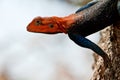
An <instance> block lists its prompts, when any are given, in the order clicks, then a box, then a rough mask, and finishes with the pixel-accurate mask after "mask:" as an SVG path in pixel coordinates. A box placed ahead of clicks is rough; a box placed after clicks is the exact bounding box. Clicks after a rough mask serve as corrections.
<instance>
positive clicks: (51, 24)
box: [27, 16, 63, 34]
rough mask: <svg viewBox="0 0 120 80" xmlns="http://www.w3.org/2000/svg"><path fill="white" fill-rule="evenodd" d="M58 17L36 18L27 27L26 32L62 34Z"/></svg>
mask: <svg viewBox="0 0 120 80" xmlns="http://www.w3.org/2000/svg"><path fill="white" fill-rule="evenodd" d="M60 20H61V18H59V17H55V16H54V17H36V18H35V19H33V21H32V22H31V23H30V24H29V25H28V26H27V31H29V32H36V33H46V34H55V33H62V32H63V31H62V30H61V28H60V27H61V25H60V24H59V21H60Z"/></svg>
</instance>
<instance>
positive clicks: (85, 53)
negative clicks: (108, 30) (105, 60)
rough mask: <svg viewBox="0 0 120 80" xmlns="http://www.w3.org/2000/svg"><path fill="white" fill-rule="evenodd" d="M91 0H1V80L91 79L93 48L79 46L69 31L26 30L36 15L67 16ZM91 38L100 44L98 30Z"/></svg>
mask: <svg viewBox="0 0 120 80" xmlns="http://www.w3.org/2000/svg"><path fill="white" fill-rule="evenodd" d="M89 1H90V0H0V80H89V79H90V78H91V76H92V73H93V71H92V64H93V62H94V58H93V56H92V55H93V54H92V53H93V52H92V51H91V50H88V49H85V48H81V47H79V46H78V45H76V44H75V43H74V42H73V41H71V40H70V39H69V38H68V36H67V35H66V34H56V35H46V34H40V33H39V34H36V33H30V32H27V31H26V26H27V25H28V23H29V22H30V21H31V20H32V19H33V18H34V17H36V16H66V15H69V14H72V13H74V12H75V11H76V10H78V9H79V8H80V7H81V6H82V5H84V4H86V3H87V2H89ZM78 3H79V5H78ZM88 38H89V39H91V40H92V41H93V42H96V43H97V42H98V40H99V33H96V34H93V35H90V36H88Z"/></svg>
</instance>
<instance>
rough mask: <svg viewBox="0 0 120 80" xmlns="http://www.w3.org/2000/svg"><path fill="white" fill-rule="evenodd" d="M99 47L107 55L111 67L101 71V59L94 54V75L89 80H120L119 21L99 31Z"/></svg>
mask: <svg viewBox="0 0 120 80" xmlns="http://www.w3.org/2000/svg"><path fill="white" fill-rule="evenodd" d="M101 36H102V37H101V39H100V42H99V46H100V47H101V48H102V49H103V50H104V51H105V52H106V53H107V54H108V55H109V58H110V59H111V63H112V65H111V66H110V67H108V68H106V69H105V70H104V69H103V67H104V65H103V59H102V58H101V57H100V56H98V55H96V54H94V57H95V63H94V64H93V69H94V74H93V77H92V78H91V80H120V21H118V22H116V23H115V24H114V25H112V26H111V27H110V26H109V27H107V28H106V29H104V30H103V31H101Z"/></svg>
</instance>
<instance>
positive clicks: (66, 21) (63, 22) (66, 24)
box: [58, 14, 75, 34]
mask: <svg viewBox="0 0 120 80" xmlns="http://www.w3.org/2000/svg"><path fill="white" fill-rule="evenodd" d="M73 23H75V14H71V15H69V16H66V17H61V19H59V21H58V26H59V28H60V30H61V31H62V32H64V33H66V34H67V33H68V30H69V29H70V27H71V25H72V24H73Z"/></svg>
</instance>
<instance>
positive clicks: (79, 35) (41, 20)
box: [27, 0, 119, 67]
mask: <svg viewBox="0 0 120 80" xmlns="http://www.w3.org/2000/svg"><path fill="white" fill-rule="evenodd" d="M117 3H118V0H99V1H93V2H90V3H88V4H87V5H85V6H83V7H81V8H79V9H78V10H77V11H76V12H75V13H73V14H70V15H68V16H65V17H57V16H51V17H40V16H38V17H35V18H34V19H33V20H32V21H31V22H30V23H29V24H28V26H27V31H29V32H35V33H44V34H57V33H65V34H68V36H69V38H70V39H71V40H72V41H74V42H75V43H76V44H77V45H79V46H82V47H84V48H88V49H91V50H93V51H94V52H96V54H98V55H99V56H101V57H102V58H103V60H104V66H105V67H107V66H110V65H111V60H110V58H109V56H108V55H107V54H106V53H105V52H104V51H103V50H102V49H101V48H100V47H99V46H98V45H97V44H95V43H94V42H92V41H90V40H89V39H87V38H86V36H88V35H91V34H93V33H95V32H97V31H100V30H102V29H104V28H105V27H107V26H109V25H112V24H113V23H114V22H116V21H117V20H119V13H118V9H117Z"/></svg>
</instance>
